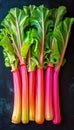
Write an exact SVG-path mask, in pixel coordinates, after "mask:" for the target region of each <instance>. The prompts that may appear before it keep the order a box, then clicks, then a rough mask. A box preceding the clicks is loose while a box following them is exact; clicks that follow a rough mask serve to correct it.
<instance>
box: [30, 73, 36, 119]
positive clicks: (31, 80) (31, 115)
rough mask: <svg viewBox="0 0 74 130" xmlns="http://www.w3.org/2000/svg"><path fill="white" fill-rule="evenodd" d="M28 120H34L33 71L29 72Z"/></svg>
mask: <svg viewBox="0 0 74 130" xmlns="http://www.w3.org/2000/svg"><path fill="white" fill-rule="evenodd" d="M29 120H31V121H34V120H35V71H30V72H29Z"/></svg>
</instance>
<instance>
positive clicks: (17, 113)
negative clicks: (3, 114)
mask: <svg viewBox="0 0 74 130" xmlns="http://www.w3.org/2000/svg"><path fill="white" fill-rule="evenodd" d="M12 75H13V84H14V105H13V113H12V122H13V123H15V124H17V123H20V121H21V112H22V107H21V106H22V102H21V101H22V93H21V87H22V86H21V77H20V73H19V70H18V69H17V70H14V71H12Z"/></svg>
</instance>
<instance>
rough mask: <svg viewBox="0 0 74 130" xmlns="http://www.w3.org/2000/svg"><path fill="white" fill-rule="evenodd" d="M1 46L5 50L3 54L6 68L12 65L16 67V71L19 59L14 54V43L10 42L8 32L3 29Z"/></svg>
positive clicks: (0, 35)
mask: <svg viewBox="0 0 74 130" xmlns="http://www.w3.org/2000/svg"><path fill="white" fill-rule="evenodd" d="M0 38H1V39H0V46H2V47H3V48H4V51H3V54H4V58H5V65H6V67H10V66H11V64H13V65H14V68H15V69H16V68H17V66H18V58H17V56H16V54H15V52H14V49H13V46H12V43H11V41H10V38H9V37H8V35H7V33H6V30H5V29H2V30H1V32H0Z"/></svg>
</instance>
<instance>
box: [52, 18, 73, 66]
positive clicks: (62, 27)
mask: <svg viewBox="0 0 74 130" xmlns="http://www.w3.org/2000/svg"><path fill="white" fill-rule="evenodd" d="M73 22H74V18H65V20H63V21H62V22H60V23H59V25H58V26H57V27H56V28H55V30H54V32H53V37H54V39H56V41H57V46H58V50H57V51H56V52H55V54H56V55H57V53H58V54H60V55H57V59H59V56H60V59H61V58H62V60H61V64H62V62H63V58H64V54H65V51H66V48H67V44H68V40H69V37H70V33H71V27H72V24H73ZM53 50H55V41H54V47H53ZM52 56H53V58H52V59H54V52H53V53H52ZM54 64H55V65H56V66H58V65H59V64H60V60H59V62H58V63H57V64H56V63H54Z"/></svg>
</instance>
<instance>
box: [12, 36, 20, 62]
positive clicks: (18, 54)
mask: <svg viewBox="0 0 74 130" xmlns="http://www.w3.org/2000/svg"><path fill="white" fill-rule="evenodd" d="M12 41H13V43H14V47H15V50H16V52H17V56H18V58H19V60H20V62H21V55H20V52H19V50H18V47H17V45H16V43H15V40H14V37H13V36H12Z"/></svg>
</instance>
